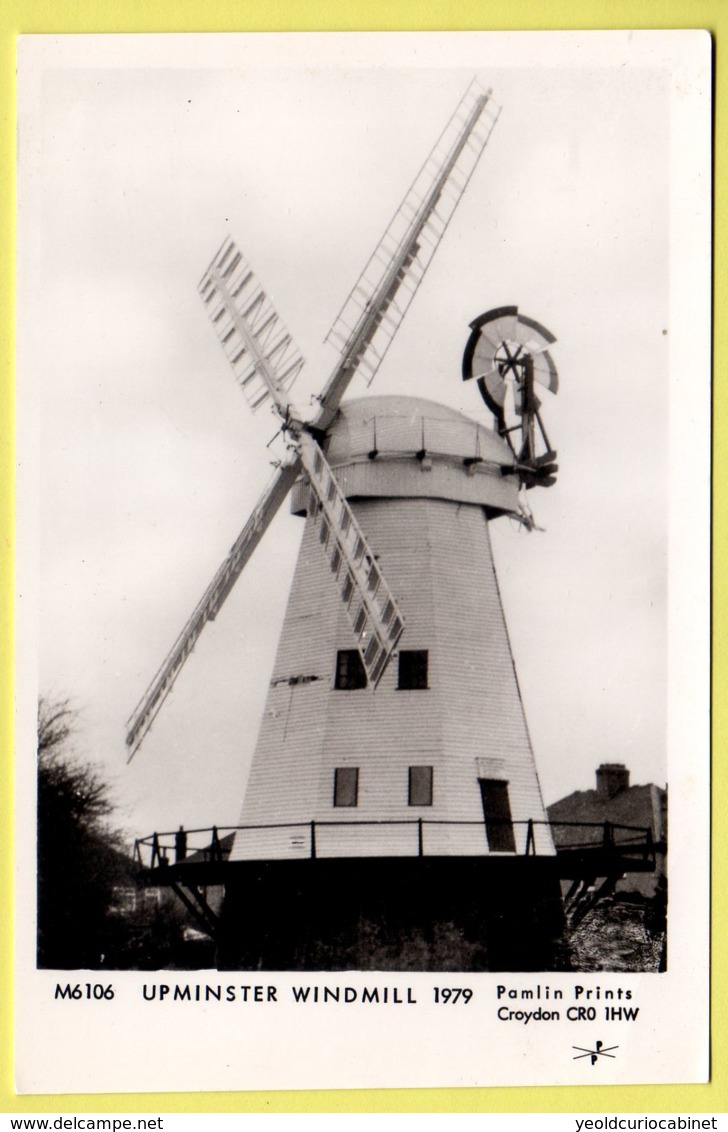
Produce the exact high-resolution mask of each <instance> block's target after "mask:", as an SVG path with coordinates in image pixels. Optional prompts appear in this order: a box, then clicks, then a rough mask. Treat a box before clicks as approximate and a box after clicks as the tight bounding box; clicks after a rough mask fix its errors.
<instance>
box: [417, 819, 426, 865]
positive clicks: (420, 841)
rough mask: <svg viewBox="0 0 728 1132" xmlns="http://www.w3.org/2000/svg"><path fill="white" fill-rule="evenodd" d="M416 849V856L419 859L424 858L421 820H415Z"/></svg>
mask: <svg viewBox="0 0 728 1132" xmlns="http://www.w3.org/2000/svg"><path fill="white" fill-rule="evenodd" d="M417 848H418V855H419V856H420V857H424V855H425V842H424V837H423V830H422V818H418V819H417Z"/></svg>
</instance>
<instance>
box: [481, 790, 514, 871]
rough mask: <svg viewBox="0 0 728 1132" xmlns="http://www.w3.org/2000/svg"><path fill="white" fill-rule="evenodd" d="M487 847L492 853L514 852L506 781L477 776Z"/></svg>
mask: <svg viewBox="0 0 728 1132" xmlns="http://www.w3.org/2000/svg"><path fill="white" fill-rule="evenodd" d="M478 785H479V786H480V796H481V798H482V799H483V816H484V817H485V833H486V836H487V838H488V848H489V849H490V851H491V852H492V853H515V851H516V842H515V839H514V837H513V820H512V818H511V803H510V801H509V800H508V783H507V782H504V781H502V780H501V779H496V778H479V779H478Z"/></svg>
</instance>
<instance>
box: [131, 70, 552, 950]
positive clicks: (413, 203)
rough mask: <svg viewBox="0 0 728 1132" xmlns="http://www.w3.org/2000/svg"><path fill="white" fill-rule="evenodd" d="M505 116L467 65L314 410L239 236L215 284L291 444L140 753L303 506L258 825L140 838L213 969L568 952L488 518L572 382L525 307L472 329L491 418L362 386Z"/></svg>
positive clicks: (514, 502)
mask: <svg viewBox="0 0 728 1132" xmlns="http://www.w3.org/2000/svg"><path fill="white" fill-rule="evenodd" d="M498 115H499V108H498V107H497V106H496V103H495V101H494V99H493V96H492V93H491V91H489V90H485V89H484V88H482V87H481V85H480V84H479V83H478V82H477V81H474V82H473V83H472V84H471V85H470V86H469V88H468V90H467V91H466V93H465V95H464V96H463V98H462V99H461V101H460V103H459V104H458V106H457V108H456V110H455V112H454V114H453V115H452V117H451V118H450V120H449V121H448V123H447V125H446V127H445V129H444V131H443V132H442V134H441V135H440V137H439V139H438V141H437V143H436V144H435V146H434V148H433V150H432V151H431V153H430V154H429V156H428V157H427V160H426V161H425V163H424V165H423V166H422V168H421V169H420V172H419V173H418V175H417V177H416V178H415V180H414V182H413V184H412V186H411V188H410V189H409V191H408V192H407V194H406V196H405V198H404V200H403V202H402V204H401V205H400V207H399V208H398V209H397V211H396V213H395V215H394V217H393V219H392V221H391V222H390V224H389V225H388V227H387V229H386V231H385V233H384V236H383V237H382V239H381V240H380V242H379V244H378V245H377V247H376V248H375V250H374V252H373V254H372V256H371V258H370V259H369V261H368V263H367V265H366V267H365V268H364V271H363V272H362V274H361V276H360V277H359V279H358V281H357V283H356V284H355V286H354V287H353V289H352V291H351V293H350V294H349V296H348V298H347V299H346V302H345V303H344V305H343V307H342V309H341V311H340V313H339V316H338V318H337V319H336V321H335V323H334V325H333V327H332V329H331V331H330V332H329V335H328V341H330V342H331V343H332V344H333V345H334V346H335V347H336V348H337V349H338V351H339V356H338V360H337V361H336V363H335V365H334V367H333V371H332V372H331V375H330V376H329V378H328V380H326V381H325V382H324V383H323V385H322V388H321V391H320V393H319V394H318V395H317V397H316V398H315V401H314V409H313V411H312V412H311V413H309V414H306V413H303V412H301V411H300V410H299V409H298V408H297V407H296V406H295V405H294V403H293V401H292V400H291V396H290V391H291V388H292V386H293V383H294V381H295V379H296V377H297V376H298V374H299V372H300V370H301V368H302V366H303V364H304V362H303V358H302V356H301V354H300V352H299V351H298V349H297V347H296V345H295V343H294V342H293V339H292V336H291V335H290V334H289V332H288V331H287V329H286V327H285V326H284V324H283V322H282V320H281V318H280V317H279V314H278V312H277V310H276V309H275V307H274V305H273V303H272V301H271V299H270V298H269V296H268V294H267V293H266V291H265V289H264V287H263V286H262V284H261V283H259V281H258V279H257V277H256V275H255V274H254V272H253V270H252V268H251V267H250V266H249V264H248V262H247V261H246V259H245V257H244V256H243V254H242V253H241V251H240V250H239V249H238V247H237V246H236V244H235V243H234V242H233V241H232V240H231V239H229V238H228V239H226V240H225V242H224V243H223V245H222V247H221V248H220V250H219V251H218V252H217V253H216V255H215V256H214V257H213V260H212V262H211V264H210V266H209V268H208V269H207V271H206V272H205V274H204V275H203V278H202V281H201V283H200V286H199V291H200V296H201V299H202V302H203V304H204V308H205V310H206V311H207V314H208V315H209V318H210V320H211V322H212V325H213V328H214V330H215V333H216V335H217V337H218V339H219V341H220V343H221V345H222V348H223V351H224V353H225V356H226V358H227V360H228V362H229V364H230V366H231V367H232V370H233V373H234V375H235V378H236V380H237V381H238V383H239V384H240V386H241V389H242V391H243V393H244V395H245V397H246V399H247V400H248V403H249V405H250V406H251V408H252V409H253V410H257V409H259V408H261V407H262V406H264V405H268V406H269V407H271V406H272V409H273V411H274V413H275V414H276V415H277V418H278V421H279V423H280V428H281V430H282V433H283V436H284V438H285V443H286V446H287V458H286V459H285V460H284V461H283V462H282V463H281V465H280V466H279V467H278V468H277V470H276V472H275V474H274V476H273V479H272V482H271V483H270V485H269V486H268V488H267V490H266V491H265V493H264V494H263V496H262V498H261V499H260V501H259V502H258V504H257V506H256V507H255V509H254V511H253V513H252V515H251V516H250V518H249V520H248V522H247V523H246V525H245V527H244V529H243V531H242V532H241V534H240V536H239V537H238V539H237V540H236V542H235V544H234V545H233V547H232V549H231V551H230V553H229V555H228V556H227V558H226V559H225V561H224V562H223V564H222V566H221V567H220V569H219V570H218V572H217V574H216V575H215V577H214V578H213V580H212V582H211V583H210V585H209V586H208V588H207V589H206V591H205V593H204V594H203V596H202V598H201V600H200V601H199V603H198V604H197V606H196V607H195V610H194V612H193V614H192V616H191V617H190V619H189V620H188V622H187V624H186V625H185V627H184V629H183V630H182V632H181V633H180V635H179V637H178V639H177V641H176V643H175V645H174V647H173V648H172V650H171V652H170V653H169V655H168V656H167V658H166V659H165V661H164V662H163V664H162V666H161V668H160V669H159V671H158V673H157V675H156V676H155V678H154V680H153V681H152V683H151V685H150V686H149V688H148V690H147V691H146V693H145V694H144V696H143V697H142V700H141V702H140V703H139V705H138V707H137V708H136V710H135V711H134V713H133V715H132V716H131V718H130V720H129V724H128V732H127V746H128V749H129V753H130V757H132V756H133V755H134V754H135V753H136V751H137V750H138V748H139V746H140V744H141V742H142V740H143V738H144V736H145V734H146V733H147V731H148V730H149V728H150V726H151V725H152V723H153V721H154V719H155V717H156V715H157V713H158V712H159V710H160V708H161V707H162V704H163V703H164V700H165V698H166V697H167V695H168V693H169V692H170V690H171V688H172V686H173V684H174V682H175V679H176V678H177V676H178V674H179V672H180V670H181V668H182V666H183V665H184V663H185V661H186V660H187V659H188V657H189V656H190V654H191V652H192V650H193V648H194V646H195V643H196V641H197V640H198V638H199V636H200V634H201V633H202V631H203V629H204V627H205V625H206V623H207V622H208V621H210V620H214V618H215V617H216V616H217V615H218V613H219V612H220V610H221V608H222V606H223V604H224V602H225V599H226V597H227V596H228V594H229V593H230V591H231V589H232V587H233V586H234V585H235V583H236V581H237V580H238V578H239V576H240V574H241V572H242V571H243V569H244V567H245V565H246V563H247V562H248V560H249V559H250V556H251V555H252V554H253V552H254V550H255V548H256V546H257V545H258V543H259V542H260V540H261V539H262V538H263V536H264V535H265V533H266V531H267V529H268V527H269V525H270V523H271V521H272V519H273V517H274V515H275V514H276V512H277V511H278V509H279V508H280V507H281V505H282V504H283V502H284V500H285V499H286V498H287V497H289V496H290V499H291V509H292V511H293V512H294V513H295V514H297V515H300V516H301V517H303V518H304V519H305V524H304V528H303V538H302V543H301V548H300V552H299V556H298V562H297V565H296V569H295V575H294V578H293V582H292V586H291V592H290V596H289V600H288V607H287V612H286V615H285V619H284V623H283V629H282V632H281V637H280V641H279V646H278V652H277V657H276V661H275V666H274V670H273V673H272V676H271V680H270V687H269V690H268V696H267V702H266V706H265V711H264V715H263V719H262V722H261V724H260V731H259V735H258V741H257V746H256V749H255V754H254V757H253V762H252V766H251V771H250V776H249V781H248V785H247V790H246V793H245V798H244V801H243V805H242V813H241V817H240V824H239V825H238V826H236V827H235V828H234V829H231V830H222V829H217V828H215V829H212V830H209V831H206V833H205V834H204V835H203V836H202V837H201V839H200V838H199V837H198V842H199V844H198V845H196V846H195V847H194V848H193V846H192V844H191V842H189V843H188V838H187V835H185V836H184V837H183V838H181V839H180V836H179V835H178V837H177V843H176V853H175V842H174V838H173V837H172V836H171V835H161V834H155V835H153V836H151V837H149V838H145V839H142V841H141V842H139V843H138V852H139V854H140V860H142V861H143V863H144V864H145V867H146V870H147V876H148V879H149V880H150V881H153V882H154V883H160V882H164V883H167V884H170V885H172V887H173V888H174V889H175V890H176V891H177V893H178V894H179V895H180V896H181V898H182V899H184V900H185V902H186V903H187V904H188V906H189V907H190V908H191V909H194V910H195V912H196V914H197V915H198V917H199V918H200V919H201V921H202V923H203V924H204V925H205V927H206V930H208V931H209V933H210V934H211V935H213V936H214V938H215V941H216V946H217V961H218V963H219V964H220V965H221V966H228V967H231V966H240V967H243V968H246V967H247V968H250V967H255V968H263V969H266V968H268V969H285V968H290V969H295V968H307V967H308V968H330V969H336V968H346V967H349V968H352V967H353V968H358V969H367V968H368V969H386V968H393V967H394V968H397V967H398V968H411V969H433V970H435V969H460V970H468V969H471V970H472V969H491V970H493V969H508V968H510V969H524V970H525V969H534V968H538V967H542V966H548V965H549V962H550V960H549V954H550V948H551V947H552V942H553V940H554V938H555V937H556V936H557V935H558V932H559V930H560V927H561V923H562V909H561V898H560V887H559V880H558V872H557V868H556V853H555V849H554V845H553V841H552V837H551V831H550V828H549V824H548V822H547V820H546V813H545V810H544V804H543V800H542V796H541V790H540V786H539V781H538V775H537V771H536V765H535V760H534V754H533V750H532V745H531V740H530V737H529V733H528V729H527V725H526V719H525V715H524V710H523V704H522V701H521V694H520V690H519V686H518V681H517V676H516V672H515V667H514V662H513V657H512V654H511V648H510V644H509V639H508V632H507V628H506V622H505V618H504V614H503V608H502V605H501V599H500V595H499V590H498V582H497V578H496V574H495V569H494V564H493V555H492V552H491V544H490V535H489V523H490V522H491V521H493V520H495V519H497V518H498V517H500V516H510V517H511V518H513V519H515V520H517V521H518V522H520V523H521V524H523V525H524V526H525V527H526V528H527V529H532V528H533V527H534V526H535V523H534V519H533V516H532V513H531V509H530V507H529V506H528V503H527V501H526V493H527V492H529V491H530V489H532V488H534V487H538V486H550V485H551V484H553V483H554V482H555V473H556V470H557V468H556V464H555V462H554V461H555V456H556V453H555V452H554V451H553V450H552V448H551V445H550V442H549V439H548V436H547V434H546V431H545V426H544V422H543V419H542V415H541V403H540V401H539V397H537V395H536V389H537V388H538V389H539V393H541V391H546V394H547V395H548V394H553V393H555V392H556V389H557V383H558V378H557V373H556V367H555V365H554V361H553V358H552V356H551V353H550V347H551V345H552V344H553V342H554V337H553V335H552V334H550V333H549V331H547V330H546V329H545V328H544V327H543V326H541V325H540V324H539V323H538V322H536V321H535V320H534V319H532V318H530V317H527V316H526V315H524V314H523V313H521V312H519V309H518V308H517V307H516V306H502V307H498V308H493V309H489V310H488V311H487V312H486V313H485V314H482V315H480V316H478V317H477V318H475V319H473V321H472V322H471V323H470V331H471V332H470V336H469V338H468V339H467V344H466V347H465V354H464V358H463V370H462V377H463V378H464V379H465V380H471V379H472V380H473V385H474V386H475V385H477V387H478V388H479V390H480V393H481V395H482V397H483V400H484V401H485V404H486V406H487V407H488V409H489V410H490V411H491V412H492V414H493V425H492V427H486V426H484V425H483V424H479V423H475V421H474V420H473V419H471V418H470V417H468V416H465V415H463V414H462V413H460V412H457V411H455V410H454V409H452V408H448V407H446V406H444V405H440V404H437V403H435V402H432V401H429V400H425V399H422V398H418V397H414V396H409V395H406V394H407V382H408V377H407V375H406V374H405V375H403V380H402V384H403V392H402V396H387V397H376V396H368V397H365V398H361V399H354V400H344V396H345V394H346V392H347V390H348V388H349V385H350V383H351V381H352V379H353V378H354V377H355V376H357V375H361V376H363V377H364V379H365V380H366V382H367V383H371V381H372V380H373V379H374V377H375V375H376V373H377V370H378V368H379V366H380V364H381V362H382V360H383V358H384V356H385V354H386V351H387V349H388V347H389V345H390V343H391V341H392V339H393V337H394V335H395V334H396V332H397V330H398V329H399V327H400V325H401V323H402V320H403V318H404V316H405V314H406V312H407V309H408V307H409V304H410V303H411V301H412V299H413V297H414V295H415V294H416V292H417V290H418V287H419V285H420V283H421V282H422V279H423V277H424V275H425V272H426V270H427V267H428V265H429V263H430V261H431V259H432V257H433V255H434V253H435V251H436V249H437V246H438V244H439V242H440V239H441V238H442V236H443V234H444V233H445V230H446V228H447V226H448V223H449V222H450V220H451V218H452V216H453V213H454V211H455V209H456V208H457V205H458V203H459V201H460V199H461V197H462V194H463V193H464V191H465V189H466V187H467V185H468V182H469V181H470V178H471V176H472V174H473V172H474V170H475V168H476V165H477V163H478V161H479V159H480V157H481V154H482V153H483V151H484V149H485V147H486V145H487V142H488V139H489V137H490V135H491V131H492V130H493V128H494V126H495V124H496V121H497V119H498ZM472 313H473V312H472V311H471V312H469V315H468V317H472ZM173 853H175V859H174V860H173V859H171V858H172V854H173ZM145 854H146V856H145ZM210 886H215V887H216V889H218V890H221V891H222V893H223V895H222V898H221V900H218V901H217V903H216V902H215V901H213V900H211V899H210V897H209V889H210Z"/></svg>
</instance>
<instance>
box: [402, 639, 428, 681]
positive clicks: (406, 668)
mask: <svg viewBox="0 0 728 1132" xmlns="http://www.w3.org/2000/svg"><path fill="white" fill-rule="evenodd" d="M427 656H428V654H427V649H402V650H400V654H399V679H398V682H397V687H398V688H400V689H407V690H415V689H420V690H421V689H426V688H427V686H428V685H427Z"/></svg>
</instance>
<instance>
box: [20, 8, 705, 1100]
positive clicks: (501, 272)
mask: <svg viewBox="0 0 728 1132" xmlns="http://www.w3.org/2000/svg"><path fill="white" fill-rule="evenodd" d="M18 65H19V98H18V105H19V113H18V144H19V191H18V200H19V211H18V248H19V253H18V285H17V294H18V332H17V339H18V357H17V405H18V448H17V451H18V468H17V478H18V497H17V517H18V518H17V521H18V560H17V654H18V660H17V687H18V693H17V705H18V706H17V746H16V753H15V759H16V778H17V784H18V788H17V799H16V820H17V837H16V840H17V859H18V871H17V885H16V891H17V909H16V917H17V946H16V1019H17V1066H16V1074H17V1087H18V1090H19V1091H20V1092H22V1093H70V1092H86V1093H95V1092H145V1091H175V1090H188V1089H193V1090H199V1091H207V1090H227V1089H310V1088H356V1087H416V1086H456V1085H468V1086H475V1085H543V1084H582V1085H583V1084H630V1083H632V1084H634V1083H637V1084H643V1083H652V1082H661V1083H668V1082H669V1083H676V1082H696V1081H697V1082H699V1081H704V1080H706V1078H707V1073H708V1068H707V1066H708V923H709V888H708V876H709V846H710V841H709V833H710V831H709V813H710V809H709V798H710V780H709V766H710V760H709V755H710V752H709V549H710V390H711V384H710V382H711V375H710V356H711V355H710V330H711V322H710V317H711V316H710V295H711V275H710V263H711V243H710V241H711V45H710V39H709V37H708V35H707V33H704V32H700V31H662V32H658V31H653V32H631V31H627V30H625V31H614V32H563V33H562V32H559V33H555V32H539V33H537V32H514V33H488V32H478V33H472V34H470V33H468V34H459V33H449V34H429V33H416V34H409V33H407V34H358V33H357V34H347V35H343V34H305V35H303V34H302V35H297V34H256V35H232V34H224V35H207V34H205V35H171V34H165V35H98V36H83V35H78V36H73V35H69V36H43V35H41V36H26V37H21V40H20V42H19V49H18ZM668 844H670V848H671V852H670V853H669V855H668ZM668 861H669V863H668ZM668 880H669V889H668Z"/></svg>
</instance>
